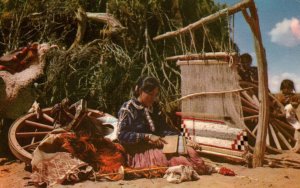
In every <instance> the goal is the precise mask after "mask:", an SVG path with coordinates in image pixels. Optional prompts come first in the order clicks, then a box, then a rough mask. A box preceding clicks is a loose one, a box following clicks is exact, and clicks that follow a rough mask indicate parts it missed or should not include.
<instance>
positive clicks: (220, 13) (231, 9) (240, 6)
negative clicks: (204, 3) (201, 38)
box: [153, 0, 253, 41]
mask: <svg viewBox="0 0 300 188" xmlns="http://www.w3.org/2000/svg"><path fill="white" fill-rule="evenodd" d="M252 2H253V1H252V0H244V1H242V2H240V3H237V4H235V5H233V6H232V7H229V8H225V9H222V10H220V11H218V12H216V13H214V14H211V15H209V16H207V17H204V18H201V19H200V20H198V21H197V22H195V23H192V24H190V25H188V26H186V27H184V28H181V29H178V30H176V31H170V32H167V33H165V34H162V35H158V36H156V37H154V38H153V40H155V41H156V40H161V39H164V38H169V37H173V36H176V35H179V34H183V33H187V32H190V31H192V30H195V29H197V28H199V27H202V26H203V25H205V24H208V23H211V22H213V21H215V20H218V19H219V18H220V17H223V16H228V15H232V14H234V13H237V12H239V11H241V10H242V9H244V8H246V7H248V6H249V4H250V3H252Z"/></svg>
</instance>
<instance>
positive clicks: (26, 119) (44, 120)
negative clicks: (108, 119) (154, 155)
mask: <svg viewBox="0 0 300 188" xmlns="http://www.w3.org/2000/svg"><path fill="white" fill-rule="evenodd" d="M51 109H52V108H45V109H43V110H42V116H41V117H40V118H39V119H38V118H37V116H36V114H35V113H29V114H26V115H24V116H22V117H20V118H19V119H17V120H16V121H15V122H14V123H13V124H12V125H11V127H10V129H9V132H8V143H9V148H10V150H11V151H12V153H13V154H14V155H15V156H16V157H17V158H18V159H20V160H22V161H24V162H26V163H30V161H31V159H32V153H33V151H34V150H35V148H36V147H37V146H38V145H39V143H40V142H41V141H42V140H43V139H44V138H45V136H46V135H47V134H48V133H50V132H51V131H52V130H53V129H54V127H53V125H54V118H53V117H51V113H50V112H51ZM72 111H74V112H72V113H73V114H75V110H72ZM87 115H88V116H92V117H96V118H97V117H102V116H104V115H105V114H103V113H102V112H100V111H98V110H92V109H88V112H87Z"/></svg>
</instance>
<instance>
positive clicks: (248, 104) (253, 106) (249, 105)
mask: <svg viewBox="0 0 300 188" xmlns="http://www.w3.org/2000/svg"><path fill="white" fill-rule="evenodd" d="M241 100H242V102H243V103H245V104H246V105H247V106H248V107H252V108H253V109H256V110H258V106H256V105H255V104H253V103H251V102H249V101H248V100H246V99H244V98H243V97H241Z"/></svg>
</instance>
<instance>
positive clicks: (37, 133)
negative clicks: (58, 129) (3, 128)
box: [16, 131, 50, 138]
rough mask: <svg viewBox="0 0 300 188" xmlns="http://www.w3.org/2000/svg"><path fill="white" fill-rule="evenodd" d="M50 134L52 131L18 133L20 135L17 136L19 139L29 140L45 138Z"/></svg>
mask: <svg viewBox="0 0 300 188" xmlns="http://www.w3.org/2000/svg"><path fill="white" fill-rule="evenodd" d="M48 133H50V131H48V132H18V133H16V136H17V137H19V138H28V137H34V136H45V135H47V134H48Z"/></svg>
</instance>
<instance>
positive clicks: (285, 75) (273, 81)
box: [269, 72, 300, 93]
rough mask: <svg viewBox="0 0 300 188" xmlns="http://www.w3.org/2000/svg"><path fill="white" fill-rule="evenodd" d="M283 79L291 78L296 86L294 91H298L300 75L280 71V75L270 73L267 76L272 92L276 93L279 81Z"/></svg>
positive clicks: (278, 89)
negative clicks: (270, 74)
mask: <svg viewBox="0 0 300 188" xmlns="http://www.w3.org/2000/svg"><path fill="white" fill-rule="evenodd" d="M284 79H291V80H292V81H293V82H294V84H295V87H296V92H298V93H299V92H300V76H299V75H296V74H295V73H288V72H285V73H282V74H280V75H272V76H270V78H269V88H270V90H271V92H272V93H278V92H279V91H280V83H281V81H282V80H284Z"/></svg>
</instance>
